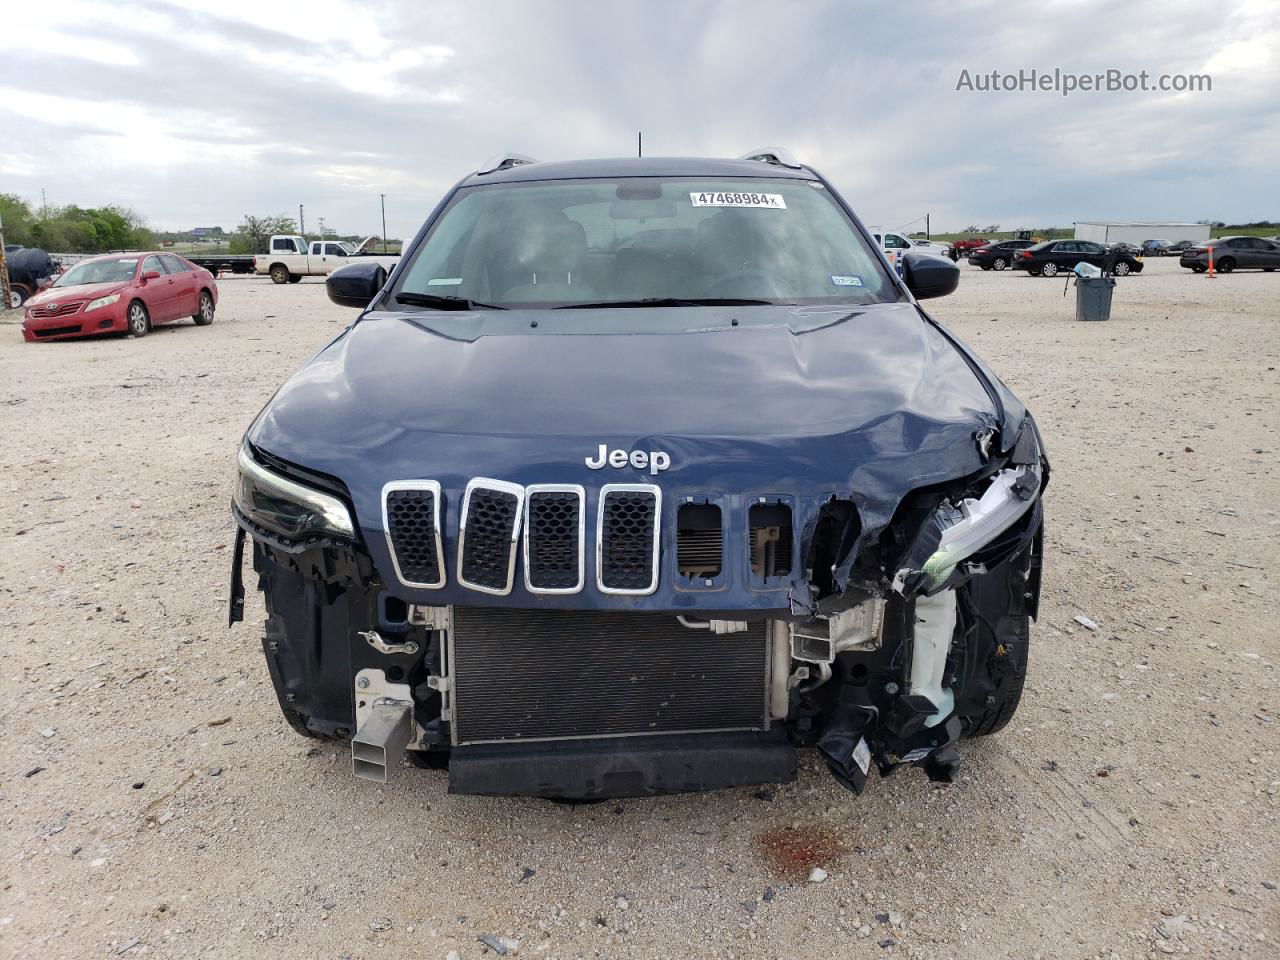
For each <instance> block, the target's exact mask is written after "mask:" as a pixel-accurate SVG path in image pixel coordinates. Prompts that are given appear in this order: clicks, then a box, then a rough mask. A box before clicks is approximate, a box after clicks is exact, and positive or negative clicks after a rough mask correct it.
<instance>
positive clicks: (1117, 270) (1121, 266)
mask: <svg viewBox="0 0 1280 960" xmlns="http://www.w3.org/2000/svg"><path fill="white" fill-rule="evenodd" d="M1130 269H1131V268H1130V266H1129V264H1128V263H1126V262H1125V261H1123V260H1121V261H1120V262H1119V263H1117V264H1116V265H1115V266H1114V267H1113V268H1112V270H1111V272H1112V273H1114V274H1115V275H1116V276H1117V277H1127V276H1128V275H1129V271H1130Z"/></svg>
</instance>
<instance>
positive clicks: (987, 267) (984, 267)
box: [982, 264, 991, 270]
mask: <svg viewBox="0 0 1280 960" xmlns="http://www.w3.org/2000/svg"><path fill="white" fill-rule="evenodd" d="M982 269H983V270H990V269H991V265H990V264H986V265H984V266H983V268H982Z"/></svg>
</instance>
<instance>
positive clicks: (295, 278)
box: [289, 273, 302, 283]
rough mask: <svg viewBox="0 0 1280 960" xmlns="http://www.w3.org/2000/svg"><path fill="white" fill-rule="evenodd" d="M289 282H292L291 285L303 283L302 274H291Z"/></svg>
mask: <svg viewBox="0 0 1280 960" xmlns="http://www.w3.org/2000/svg"><path fill="white" fill-rule="evenodd" d="M289 282H290V283H301V282H302V274H300V273H291V274H289Z"/></svg>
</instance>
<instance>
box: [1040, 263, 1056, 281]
mask: <svg viewBox="0 0 1280 960" xmlns="http://www.w3.org/2000/svg"><path fill="white" fill-rule="evenodd" d="M1040 275H1041V276H1042V277H1049V278H1051V279H1052V278H1053V277H1056V276H1057V275H1058V265H1057V264H1056V263H1054V262H1053V261H1052V260H1050V261H1048V262H1047V263H1045V265H1044V266H1042V267H1041V268H1040Z"/></svg>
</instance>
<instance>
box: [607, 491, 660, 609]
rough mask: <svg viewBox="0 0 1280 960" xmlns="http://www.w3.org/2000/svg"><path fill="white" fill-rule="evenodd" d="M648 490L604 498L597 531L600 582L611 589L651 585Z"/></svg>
mask: <svg viewBox="0 0 1280 960" xmlns="http://www.w3.org/2000/svg"><path fill="white" fill-rule="evenodd" d="M657 499H658V498H657V497H656V496H655V495H654V494H652V493H649V492H647V491H641V490H636V491H617V490H615V491H611V492H610V493H608V494H606V495H605V501H604V516H603V523H602V524H601V530H600V544H601V547H600V582H601V583H602V584H604V585H605V586H606V587H608V588H610V589H613V590H645V589H648V588H649V586H650V585H651V584H652V583H653V537H654V519H655V518H654V512H655V508H656V506H657Z"/></svg>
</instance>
